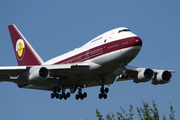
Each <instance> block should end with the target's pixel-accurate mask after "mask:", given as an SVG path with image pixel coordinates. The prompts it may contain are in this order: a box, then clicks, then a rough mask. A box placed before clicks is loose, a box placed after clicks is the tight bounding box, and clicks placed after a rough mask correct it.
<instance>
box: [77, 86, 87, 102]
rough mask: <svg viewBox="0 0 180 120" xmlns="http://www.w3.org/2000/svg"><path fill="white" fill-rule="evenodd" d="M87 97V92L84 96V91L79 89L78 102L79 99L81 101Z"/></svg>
mask: <svg viewBox="0 0 180 120" xmlns="http://www.w3.org/2000/svg"><path fill="white" fill-rule="evenodd" d="M86 97H87V93H86V92H84V93H83V94H82V89H81V88H79V89H78V94H76V97H75V98H76V100H78V99H79V98H80V99H81V100H83V99H84V98H86Z"/></svg>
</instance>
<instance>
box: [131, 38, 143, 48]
mask: <svg viewBox="0 0 180 120" xmlns="http://www.w3.org/2000/svg"><path fill="white" fill-rule="evenodd" d="M133 45H134V46H142V40H141V39H140V38H139V37H137V38H134V40H133Z"/></svg>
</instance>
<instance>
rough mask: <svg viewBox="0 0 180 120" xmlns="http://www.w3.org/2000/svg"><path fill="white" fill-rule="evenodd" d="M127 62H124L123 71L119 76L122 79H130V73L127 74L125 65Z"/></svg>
mask: <svg viewBox="0 0 180 120" xmlns="http://www.w3.org/2000/svg"><path fill="white" fill-rule="evenodd" d="M125 65H126V64H124V63H123V64H122V66H123V67H122V69H123V72H122V73H121V74H120V75H119V78H120V79H128V74H126V72H125V70H126V67H125Z"/></svg>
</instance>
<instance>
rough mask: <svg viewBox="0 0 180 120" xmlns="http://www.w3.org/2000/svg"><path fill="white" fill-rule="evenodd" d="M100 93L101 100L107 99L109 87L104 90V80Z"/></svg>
mask: <svg viewBox="0 0 180 120" xmlns="http://www.w3.org/2000/svg"><path fill="white" fill-rule="evenodd" d="M100 92H101V93H99V99H102V98H104V99H106V98H107V93H108V92H109V89H108V88H107V87H106V88H105V89H104V79H102V86H101V89H100Z"/></svg>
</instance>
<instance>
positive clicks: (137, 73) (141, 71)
mask: <svg viewBox="0 0 180 120" xmlns="http://www.w3.org/2000/svg"><path fill="white" fill-rule="evenodd" d="M171 73H175V71H174V70H158V69H150V68H139V67H132V66H126V74H127V75H128V78H127V79H120V78H118V79H117V80H116V81H126V80H134V82H135V83H140V82H147V81H150V80H152V84H154V85H157V84H165V83H168V82H170V81H171V79H172V74H171ZM114 74H115V75H120V74H122V69H117V70H116V71H115V72H114Z"/></svg>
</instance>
